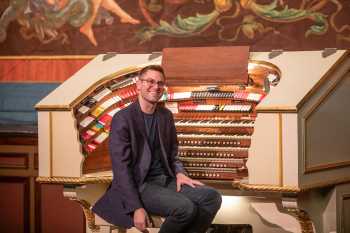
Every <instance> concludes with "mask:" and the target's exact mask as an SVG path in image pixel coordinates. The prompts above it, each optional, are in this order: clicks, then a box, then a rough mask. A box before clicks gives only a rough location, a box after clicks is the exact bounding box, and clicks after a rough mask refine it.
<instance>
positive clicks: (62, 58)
mask: <svg viewBox="0 0 350 233" xmlns="http://www.w3.org/2000/svg"><path fill="white" fill-rule="evenodd" d="M96 56H97V55H56V56H28V55H27V56H26V55H24V56H0V60H72V59H77V60H82V59H86V60H90V59H93V58H95V57H96Z"/></svg>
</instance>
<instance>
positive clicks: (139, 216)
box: [134, 208, 149, 233]
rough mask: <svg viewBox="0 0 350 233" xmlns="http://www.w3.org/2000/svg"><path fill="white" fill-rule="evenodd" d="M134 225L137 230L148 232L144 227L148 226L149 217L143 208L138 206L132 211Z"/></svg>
mask: <svg viewBox="0 0 350 233" xmlns="http://www.w3.org/2000/svg"><path fill="white" fill-rule="evenodd" d="M134 225H135V227H136V228H137V229H138V230H139V231H141V232H143V233H148V230H147V229H146V227H147V226H149V219H148V215H147V212H146V210H145V209H144V208H139V209H136V210H135V211H134Z"/></svg>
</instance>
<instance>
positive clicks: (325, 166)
mask: <svg viewBox="0 0 350 233" xmlns="http://www.w3.org/2000/svg"><path fill="white" fill-rule="evenodd" d="M349 74H350V72H349V71H348V72H346V73H345V74H344V75H342V76H341V77H340V78H339V79H338V80H336V81H335V82H334V83H333V84H331V86H330V87H328V89H327V90H326V92H325V93H324V94H323V95H322V96H321V97H320V98H319V99H318V101H317V102H316V103H315V104H314V105H313V106H311V108H310V109H309V110H308V111H307V112H306V113H305V116H304V117H302V118H301V129H302V131H303V133H302V141H303V143H302V145H303V146H302V154H303V156H302V158H303V169H304V170H303V173H304V174H307V173H311V172H316V171H322V170H327V169H330V168H337V167H346V166H349V165H350V160H348V161H341V162H336V163H326V164H320V165H316V166H309V167H308V166H307V161H308V153H307V151H306V145H307V143H306V142H307V134H308V132H307V129H306V125H307V121H308V120H309V118H310V116H311V115H312V114H313V113H314V112H315V111H316V110H317V109H318V107H319V106H320V105H322V104H323V103H324V102H325V101H326V100H327V99H328V97H329V96H331V95H332V94H333V93H334V90H335V89H336V88H338V86H339V84H340V83H341V82H342V81H343V80H345V78H347V77H348V75H349ZM310 98H311V97H310Z"/></svg>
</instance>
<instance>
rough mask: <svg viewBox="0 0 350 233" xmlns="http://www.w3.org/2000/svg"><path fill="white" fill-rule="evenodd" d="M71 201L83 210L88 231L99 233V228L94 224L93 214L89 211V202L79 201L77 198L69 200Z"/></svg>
mask: <svg viewBox="0 0 350 233" xmlns="http://www.w3.org/2000/svg"><path fill="white" fill-rule="evenodd" d="M69 199H70V200H71V201H75V202H77V203H78V204H79V205H80V207H81V208H82V209H83V212H84V215H85V219H86V222H87V225H88V227H89V229H90V230H91V231H92V232H99V231H100V226H97V225H96V224H95V214H94V213H93V212H92V211H91V205H90V203H89V202H87V201H85V200H82V199H79V198H69Z"/></svg>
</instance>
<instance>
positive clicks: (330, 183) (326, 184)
mask: <svg viewBox="0 0 350 233" xmlns="http://www.w3.org/2000/svg"><path fill="white" fill-rule="evenodd" d="M344 183H350V176H348V177H343V178H339V179H334V180H331V181H326V182H319V183H313V184H311V185H303V186H302V187H301V191H302V192H303V191H306V190H310V189H316V188H325V187H329V186H334V185H338V184H344Z"/></svg>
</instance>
